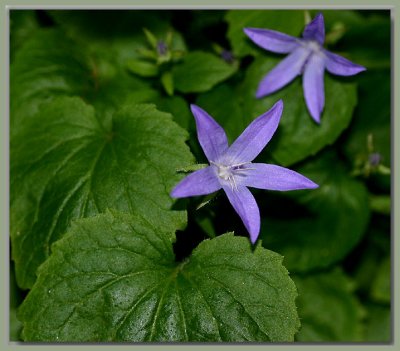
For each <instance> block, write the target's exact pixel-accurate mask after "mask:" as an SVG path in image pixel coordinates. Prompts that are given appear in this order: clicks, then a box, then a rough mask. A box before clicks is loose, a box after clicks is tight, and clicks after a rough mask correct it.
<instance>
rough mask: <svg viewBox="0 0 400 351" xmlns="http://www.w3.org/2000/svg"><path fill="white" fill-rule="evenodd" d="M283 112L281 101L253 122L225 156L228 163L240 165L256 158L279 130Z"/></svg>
mask: <svg viewBox="0 0 400 351" xmlns="http://www.w3.org/2000/svg"><path fill="white" fill-rule="evenodd" d="M282 110H283V102H282V100H279V101H278V102H277V103H276V104H275V105H274V106H272V108H271V109H270V110H269V111H267V112H265V113H264V114H262V115H261V116H259V117H257V118H256V119H255V120H254V121H253V122H251V123H250V125H249V126H248V127H247V128H246V129H245V130H244V132H243V133H242V134H241V135H240V136H239V137H238V138H237V139H236V140H235V141H234V142H233V144H232V145H231V146H230V147H229V149H228V151H227V152H226V154H225V155H224V156H223V158H225V159H226V162H227V163H228V164H239V163H243V162H250V161H252V160H253V159H254V158H256V156H257V155H258V154H259V153H260V152H261V150H262V149H264V147H265V145H267V143H268V142H269V141H270V140H271V138H272V136H273V135H274V133H275V131H276V128H278V124H279V121H280V118H281V115H282Z"/></svg>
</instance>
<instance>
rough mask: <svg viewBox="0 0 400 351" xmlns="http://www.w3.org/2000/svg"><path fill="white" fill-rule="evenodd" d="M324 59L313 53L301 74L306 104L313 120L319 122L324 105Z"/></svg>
mask: <svg viewBox="0 0 400 351" xmlns="http://www.w3.org/2000/svg"><path fill="white" fill-rule="evenodd" d="M324 69H325V60H324V57H323V56H321V55H317V54H314V55H312V56H311V57H310V59H309V61H308V62H307V64H306V67H305V69H304V74H303V91H304V98H305V100H306V105H307V108H308V111H309V112H310V114H311V117H312V118H313V119H314V120H315V122H317V123H319V122H320V115H321V112H322V110H323V109H324V105H325V92H324Z"/></svg>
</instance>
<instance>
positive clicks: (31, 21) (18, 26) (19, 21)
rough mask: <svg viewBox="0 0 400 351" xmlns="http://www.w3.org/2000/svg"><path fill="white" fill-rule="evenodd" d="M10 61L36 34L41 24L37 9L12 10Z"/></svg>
mask: <svg viewBox="0 0 400 351" xmlns="http://www.w3.org/2000/svg"><path fill="white" fill-rule="evenodd" d="M9 13H10V61H11V62H12V61H13V59H14V55H15V53H16V51H17V50H19V48H20V47H22V46H23V45H24V43H25V42H26V41H27V40H28V39H29V37H31V36H32V34H34V33H35V32H36V31H37V30H38V28H39V24H38V21H37V19H36V11H35V10H21V9H18V10H12V9H11V10H10V12H9Z"/></svg>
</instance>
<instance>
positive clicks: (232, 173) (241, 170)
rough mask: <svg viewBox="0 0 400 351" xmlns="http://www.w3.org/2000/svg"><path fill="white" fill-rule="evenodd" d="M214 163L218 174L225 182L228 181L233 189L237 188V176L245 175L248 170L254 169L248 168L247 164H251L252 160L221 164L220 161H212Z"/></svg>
mask: <svg viewBox="0 0 400 351" xmlns="http://www.w3.org/2000/svg"><path fill="white" fill-rule="evenodd" d="M210 163H211V164H212V165H214V166H215V167H217V175H218V177H219V178H220V179H221V180H222V182H223V183H225V184H226V183H228V184H229V185H230V186H231V189H232V190H237V177H245V176H246V171H248V170H251V169H254V168H248V167H246V165H249V164H251V162H244V163H238V164H233V165H228V166H226V165H221V164H219V163H216V162H213V161H211V162H210Z"/></svg>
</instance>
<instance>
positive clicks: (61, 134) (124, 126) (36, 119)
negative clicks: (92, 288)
mask: <svg viewBox="0 0 400 351" xmlns="http://www.w3.org/2000/svg"><path fill="white" fill-rule="evenodd" d="M111 122H112V123H110V124H109V125H108V126H107V127H104V126H102V125H101V124H100V123H99V122H98V120H97V119H96V114H95V111H94V109H93V108H92V107H91V106H89V105H87V104H85V103H84V102H83V101H82V100H80V99H79V98H58V99H54V100H53V102H52V103H49V104H46V105H43V107H42V109H41V110H40V113H38V114H36V115H35V116H33V117H32V118H30V119H29V120H26V121H25V123H24V124H21V125H20V126H19V127H18V129H17V131H16V133H15V137H14V138H12V140H11V211H10V212H11V216H10V217H11V236H12V243H13V258H14V260H15V262H16V271H17V278H18V282H19V284H20V286H21V287H24V288H26V287H30V286H31V285H32V284H33V282H34V280H35V271H36V268H37V267H38V265H39V264H40V263H41V262H43V261H44V259H45V258H46V257H47V256H48V255H49V251H50V246H51V243H52V242H53V241H55V240H57V239H58V238H60V236H61V235H62V234H64V232H65V230H66V228H67V227H68V226H69V223H70V221H71V219H73V218H79V217H86V216H91V215H94V214H97V213H99V212H103V211H104V210H105V209H106V208H115V209H118V210H121V211H127V212H135V213H137V215H140V216H142V218H146V220H147V221H149V222H152V223H155V224H157V225H162V226H163V227H164V228H165V229H166V230H175V229H176V228H182V227H183V226H184V225H185V222H186V215H185V212H184V211H181V210H175V211H171V210H170V208H171V205H172V204H173V201H172V199H171V197H170V196H169V191H170V190H171V188H172V186H173V185H174V184H176V182H177V181H178V180H179V179H180V178H181V177H182V176H181V175H177V174H176V169H177V168H180V167H182V166H184V165H187V164H192V163H193V159H192V156H191V154H190V152H189V149H188V147H187V146H186V145H185V139H186V138H187V133H186V132H185V131H184V130H182V129H181V128H179V127H178V126H177V125H176V124H175V123H174V122H172V121H171V115H170V114H166V113H162V112H159V111H157V110H156V109H155V108H154V105H135V104H133V105H125V106H123V107H121V108H120V109H119V110H118V111H117V112H116V113H115V114H114V115H113V117H112V120H111ZM160 126H162V127H160Z"/></svg>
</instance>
